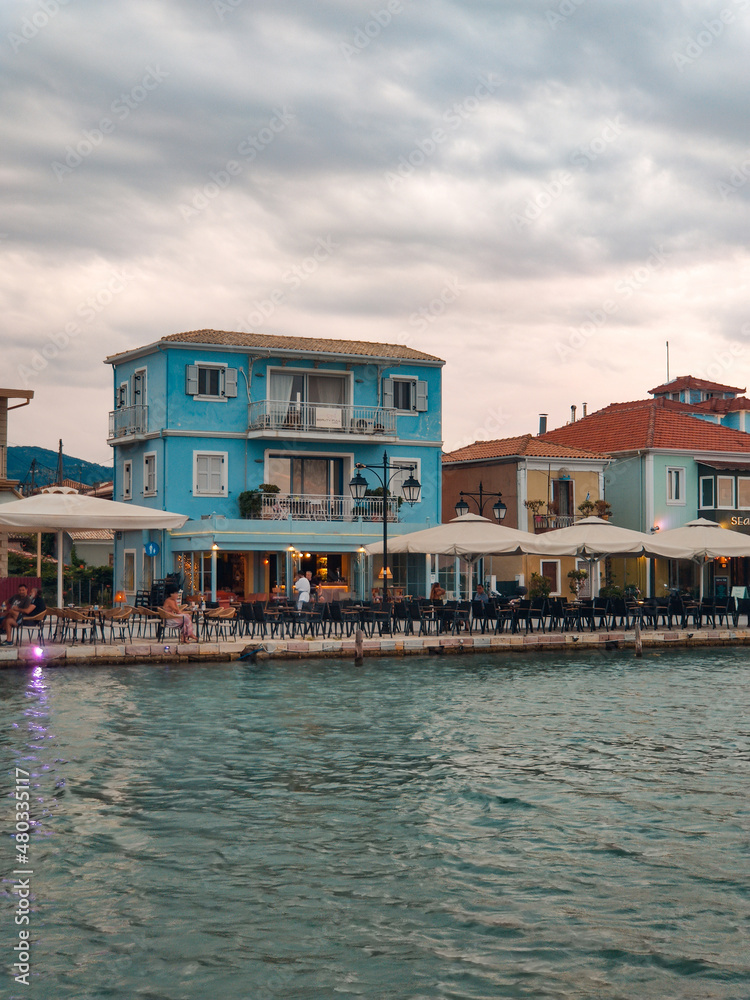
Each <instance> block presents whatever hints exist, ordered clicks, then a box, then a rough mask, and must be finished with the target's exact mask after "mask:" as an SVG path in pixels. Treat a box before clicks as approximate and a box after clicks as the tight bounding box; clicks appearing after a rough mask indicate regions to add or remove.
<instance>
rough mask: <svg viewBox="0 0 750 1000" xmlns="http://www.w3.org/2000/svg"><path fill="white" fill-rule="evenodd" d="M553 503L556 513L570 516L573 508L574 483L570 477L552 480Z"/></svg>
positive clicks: (573, 512)
mask: <svg viewBox="0 0 750 1000" xmlns="http://www.w3.org/2000/svg"><path fill="white" fill-rule="evenodd" d="M552 504H553V506H554V508H555V513H556V514H559V515H560V516H561V517H570V516H571V515H573V514H575V511H574V510H573V483H572V481H571V480H570V479H553V480H552Z"/></svg>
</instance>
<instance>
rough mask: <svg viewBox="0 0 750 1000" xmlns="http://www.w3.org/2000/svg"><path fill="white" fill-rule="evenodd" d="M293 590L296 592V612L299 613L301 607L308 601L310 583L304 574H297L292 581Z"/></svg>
mask: <svg viewBox="0 0 750 1000" xmlns="http://www.w3.org/2000/svg"><path fill="white" fill-rule="evenodd" d="M294 589H295V590H296V591H297V611H301V610H302V607H303V605H305V604H307V603H308V602H309V600H310V581H309V580H308V579H307V577H306V576H305V574H304V573H298V574H297V579H296V580H295V581H294Z"/></svg>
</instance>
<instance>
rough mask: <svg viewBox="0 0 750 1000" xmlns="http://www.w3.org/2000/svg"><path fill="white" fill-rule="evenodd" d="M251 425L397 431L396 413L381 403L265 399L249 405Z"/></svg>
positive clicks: (347, 431)
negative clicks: (346, 403)
mask: <svg viewBox="0 0 750 1000" xmlns="http://www.w3.org/2000/svg"><path fill="white" fill-rule="evenodd" d="M247 422H248V429H249V430H251V431H257V430H273V431H280V430H286V431H294V432H299V431H308V432H312V433H315V434H342V433H343V434H373V435H378V434H381V435H382V434H395V433H396V413H395V411H394V410H384V409H382V408H381V407H379V406H343V405H339V404H335V403H292V402H290V401H289V400H277V399H263V400H260V401H259V402H257V403H250V405H249V407H248V418H247Z"/></svg>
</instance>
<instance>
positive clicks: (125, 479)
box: [122, 462, 133, 500]
mask: <svg viewBox="0 0 750 1000" xmlns="http://www.w3.org/2000/svg"><path fill="white" fill-rule="evenodd" d="M122 499H123V500H132V499H133V463H132V462H123V465H122Z"/></svg>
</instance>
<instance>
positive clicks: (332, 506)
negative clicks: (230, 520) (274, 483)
mask: <svg viewBox="0 0 750 1000" xmlns="http://www.w3.org/2000/svg"><path fill="white" fill-rule="evenodd" d="M386 503H387V508H386V510H387V514H386V516H387V518H388V520H389V521H398V519H399V518H398V508H399V498H398V497H389V498H388V499H387V501H386ZM256 516H257V517H259V518H262V519H263V520H266V521H286V520H288V519H291V520H292V521H356V520H358V519H359V518H360V517H361V518H362V520H364V521H379V522H380V523H381V524H382V522H383V499H382V497H365V499H364V500H353V499H352V498H351V497H350V496H348V497H347V496H325V495H317V494H314V493H304V494H298V493H264V494H263V496H262V498H261V508H260V512H259V513H258V514H257V515H256Z"/></svg>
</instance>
